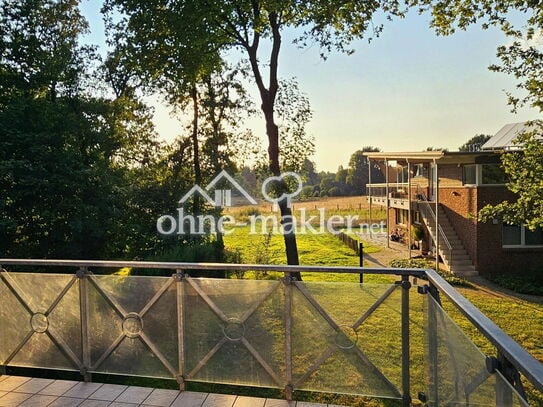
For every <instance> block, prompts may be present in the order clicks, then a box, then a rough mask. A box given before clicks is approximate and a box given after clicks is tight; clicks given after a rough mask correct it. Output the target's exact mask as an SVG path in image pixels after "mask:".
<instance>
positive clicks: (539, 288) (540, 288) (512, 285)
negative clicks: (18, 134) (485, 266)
mask: <svg viewBox="0 0 543 407" xmlns="http://www.w3.org/2000/svg"><path fill="white" fill-rule="evenodd" d="M486 277H487V278H488V279H489V280H490V281H492V282H494V283H496V284H498V285H500V286H502V287H503V288H507V289H509V290H511V291H515V292H517V293H521V294H530V295H543V281H542V280H541V279H538V278H535V277H533V276H519V275H510V274H491V275H489V276H486Z"/></svg>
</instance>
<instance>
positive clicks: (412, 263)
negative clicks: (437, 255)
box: [389, 259, 473, 287]
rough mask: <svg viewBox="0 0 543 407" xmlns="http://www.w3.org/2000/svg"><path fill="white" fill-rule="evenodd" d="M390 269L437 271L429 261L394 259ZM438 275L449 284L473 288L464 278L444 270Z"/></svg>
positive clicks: (438, 271)
mask: <svg viewBox="0 0 543 407" xmlns="http://www.w3.org/2000/svg"><path fill="white" fill-rule="evenodd" d="M389 266H390V267H394V268H402V269H432V270H435V269H436V268H435V263H434V262H433V261H429V260H427V259H394V260H392V261H391V262H390V263H389ZM437 273H438V274H439V275H440V276H441V277H443V278H444V279H445V281H447V282H448V283H449V284H451V285H456V286H461V287H473V285H472V284H471V283H470V282H469V281H467V280H466V279H464V278H462V277H458V276H455V275H454V274H451V273H449V272H448V271H444V270H441V269H439V270H437Z"/></svg>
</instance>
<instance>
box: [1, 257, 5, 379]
mask: <svg viewBox="0 0 543 407" xmlns="http://www.w3.org/2000/svg"><path fill="white" fill-rule="evenodd" d="M4 272H6V270H4V269H3V268H2V266H0V273H4ZM1 281H2V279H1V278H0V282H1ZM0 307H3V305H2V304H0ZM0 315H2V310H1V309H0ZM3 363H4V361H3V360H0V376H4V375H5V374H6V365H4V364H3Z"/></svg>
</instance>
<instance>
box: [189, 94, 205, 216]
mask: <svg viewBox="0 0 543 407" xmlns="http://www.w3.org/2000/svg"><path fill="white" fill-rule="evenodd" d="M190 97H191V99H192V106H193V112H192V136H191V139H192V155H193V165H194V182H195V184H197V185H200V184H201V183H202V171H201V169H200V149H199V146H198V120H199V110H198V90H197V89H196V84H193V85H192V88H191V90H190ZM192 204H193V213H194V215H197V214H198V213H199V212H200V197H199V196H198V194H194V201H193V203H192Z"/></svg>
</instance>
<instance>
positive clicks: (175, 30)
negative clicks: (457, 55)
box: [106, 0, 401, 264]
mask: <svg viewBox="0 0 543 407" xmlns="http://www.w3.org/2000/svg"><path fill="white" fill-rule="evenodd" d="M113 6H118V8H119V10H120V12H121V13H122V14H123V15H126V16H127V20H126V22H127V24H126V26H125V28H126V29H125V32H126V33H127V37H128V41H130V43H131V44H133V46H134V47H135V48H138V49H141V50H145V52H146V53H149V56H148V58H151V59H155V55H154V53H153V52H152V50H153V49H154V48H161V50H165V52H166V54H167V58H166V60H167V61H168V64H167V65H165V69H170V68H171V67H172V66H181V65H182V63H183V62H190V58H189V57H188V56H189V55H191V54H194V53H196V54H198V55H197V56H196V59H197V60H201V59H202V58H205V57H211V58H212V57H213V55H216V54H217V53H218V52H226V51H227V50H229V49H232V48H238V49H241V50H242V51H243V52H244V53H245V56H246V57H247V58H248V60H249V63H250V66H251V69H252V73H253V77H254V81H255V84H256V86H257V89H258V92H259V94H260V99H261V109H262V112H263V114H264V118H265V122H266V134H267V137H268V158H269V168H270V172H271V173H272V174H273V175H275V176H279V175H280V174H281V162H280V158H279V154H280V136H279V127H278V125H277V123H276V116H275V113H276V112H275V102H276V99H277V92H278V90H279V79H278V68H279V55H280V50H281V46H282V41H283V31H284V30H285V29H287V28H297V29H298V31H301V32H302V33H301V34H300V36H299V37H298V38H297V39H296V40H295V41H296V42H297V44H299V45H306V44H308V43H314V42H316V43H318V44H319V45H320V46H321V47H322V49H323V50H324V52H323V54H325V53H326V52H327V51H330V50H332V49H336V50H339V51H345V52H350V51H351V50H349V49H347V47H348V44H349V43H350V42H351V41H352V40H354V39H356V38H360V37H362V36H364V35H365V34H366V33H367V31H368V30H371V31H372V33H371V34H372V35H378V34H379V32H380V30H381V28H382V27H381V26H380V25H375V24H374V22H373V21H372V18H373V16H374V14H375V13H376V12H377V11H378V10H383V11H384V13H385V14H387V15H389V16H390V15H392V14H401V12H400V10H399V4H398V2H397V1H387V0H380V1H371V2H365V1H364V2H361V1H342V2H341V3H340V4H337V3H332V2H330V1H328V0H316V1H311V2H298V1H287V0H280V1H266V0H251V1H224V0H208V1H202V2H200V1H187V0H174V1H166V0H162V1H161V0H159V1H153V2H148V1H145V0H109V1H108V3H107V7H106V8H109V9H111V7H113ZM265 40H269V44H270V47H269V55H268V58H265V59H264V60H262V59H260V58H259V52H262V47H261V43H262V42H263V41H265ZM184 68H190V66H189V65H188V64H187V65H185V66H184ZM266 73H267V77H265V76H266V75H265V74H266ZM280 188H281V189H283V190H286V189H287V188H288V187H287V185H286V183H285V182H283V183H282V184H281V185H280ZM279 206H280V209H281V214H282V217H283V222H284V225H285V229H286V230H288V231H290V232H287V233H285V234H284V239H285V247H286V254H287V262H288V264H298V261H299V260H298V250H297V246H296V238H295V235H294V228H293V227H292V213H291V210H290V208H289V207H288V205H287V201H286V200H283V201H282V202H281V203H280V205H279Z"/></svg>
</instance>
